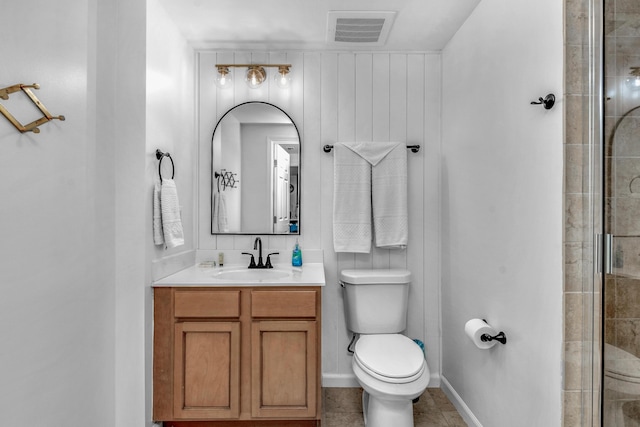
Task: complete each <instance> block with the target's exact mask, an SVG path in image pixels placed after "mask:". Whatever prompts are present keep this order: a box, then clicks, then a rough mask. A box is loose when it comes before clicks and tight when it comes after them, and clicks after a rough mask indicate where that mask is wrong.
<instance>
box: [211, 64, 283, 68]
mask: <svg viewBox="0 0 640 427" xmlns="http://www.w3.org/2000/svg"><path fill="white" fill-rule="evenodd" d="M231 67H235V68H249V67H273V68H291V64H216V68H231Z"/></svg>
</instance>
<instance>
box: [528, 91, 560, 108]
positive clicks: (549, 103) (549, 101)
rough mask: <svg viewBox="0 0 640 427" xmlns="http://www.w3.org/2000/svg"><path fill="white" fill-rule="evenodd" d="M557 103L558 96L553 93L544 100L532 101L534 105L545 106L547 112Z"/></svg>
mask: <svg viewBox="0 0 640 427" xmlns="http://www.w3.org/2000/svg"><path fill="white" fill-rule="evenodd" d="M555 103H556V96H555V95H554V94H552V93H550V94H549V95H547V96H545V97H544V98H538V100H537V101H531V104H532V105H540V104H542V105H544V109H545V110H550V109H551V108H553V105H554V104H555Z"/></svg>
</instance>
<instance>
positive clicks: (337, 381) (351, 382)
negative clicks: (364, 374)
mask: <svg viewBox="0 0 640 427" xmlns="http://www.w3.org/2000/svg"><path fill="white" fill-rule="evenodd" d="M322 387H327V388H348V387H360V384H358V380H356V376H355V375H353V374H322Z"/></svg>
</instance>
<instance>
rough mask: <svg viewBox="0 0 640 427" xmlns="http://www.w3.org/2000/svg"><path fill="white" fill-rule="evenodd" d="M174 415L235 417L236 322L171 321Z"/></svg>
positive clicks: (237, 407)
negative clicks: (173, 327) (173, 350)
mask: <svg viewBox="0 0 640 427" xmlns="http://www.w3.org/2000/svg"><path fill="white" fill-rule="evenodd" d="M174 362H175V366H174V372H173V374H174V417H175V418H176V419H187V418H188V419H195V418H238V416H239V414H240V323H239V322H185V323H177V324H176V325H175V359H174Z"/></svg>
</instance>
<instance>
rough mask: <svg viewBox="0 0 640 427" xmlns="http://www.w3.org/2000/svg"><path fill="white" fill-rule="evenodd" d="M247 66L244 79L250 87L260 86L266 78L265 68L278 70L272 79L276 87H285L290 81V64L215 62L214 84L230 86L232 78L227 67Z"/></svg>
mask: <svg viewBox="0 0 640 427" xmlns="http://www.w3.org/2000/svg"><path fill="white" fill-rule="evenodd" d="M234 67H235V68H245V67H246V68H247V74H246V78H245V81H246V82H247V85H248V86H249V87H250V88H251V89H255V88H257V87H260V85H262V83H263V82H264V81H265V80H266V79H267V72H266V70H265V68H268V67H272V68H277V69H278V72H277V73H276V74H275V75H274V81H275V83H276V84H277V85H278V87H281V88H286V87H288V86H289V84H290V83H291V76H290V75H289V72H290V68H291V64H216V68H217V69H218V76H217V77H216V86H218V87H219V88H221V89H223V88H227V87H231V85H232V79H231V73H230V72H229V68H234Z"/></svg>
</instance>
